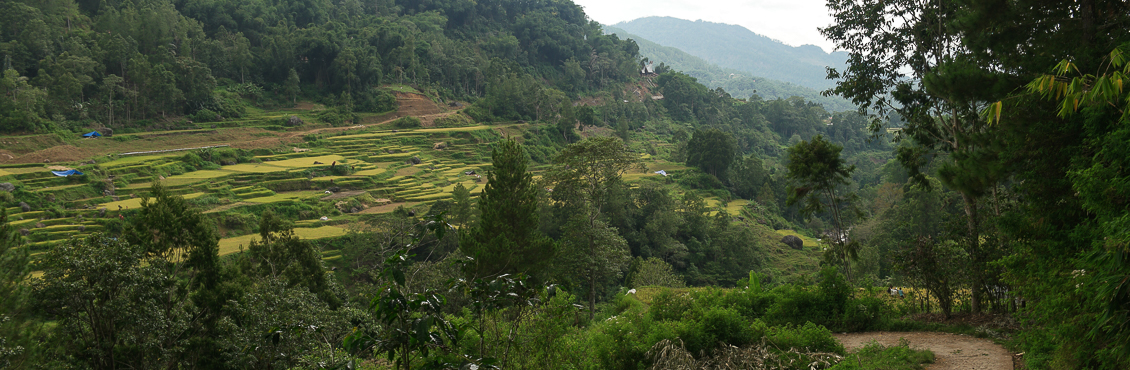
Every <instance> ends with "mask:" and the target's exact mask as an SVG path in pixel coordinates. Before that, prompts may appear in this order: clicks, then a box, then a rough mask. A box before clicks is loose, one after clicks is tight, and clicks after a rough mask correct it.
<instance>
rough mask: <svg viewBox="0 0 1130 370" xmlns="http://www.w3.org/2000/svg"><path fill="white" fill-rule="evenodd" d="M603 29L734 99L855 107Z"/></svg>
mask: <svg viewBox="0 0 1130 370" xmlns="http://www.w3.org/2000/svg"><path fill="white" fill-rule="evenodd" d="M604 32H605V33H609V34H615V35H616V36H618V37H619V38H620V39H622V40H627V39H631V40H634V41H635V42H636V45H639V48H640V55H641V56H643V57H646V58H648V60H649V61H651V62H653V63H655V64H656V65H658V64H659V63H664V64H666V65H667V66H669V67H671V69H673V70H676V71H680V72H683V73H686V74H687V75H689V76H691V77H694V78H696V79H698V81H699V82H700V83H702V84H703V85H706V86H707V87H709V88H711V89H714V88H718V87H721V88H722V89H723V90H726V92H727V93H729V94H730V96H733V97H735V98H747V97H749V96H751V95H753V94H757V95H759V96H761V97H762V98H764V99H774V98H781V99H787V98H789V97H792V96H799V97H802V98H804V99H805V100H808V101H812V102H817V103H820V104H822V105H823V106H824V108H825V109H827V110H828V111H831V112H841V111H847V110H855V109H856V107H855V106H854V105H852V104H851V102H849V101H847V100H846V99H843V98H839V97H826V96H823V95H820V91H819V90H817V89H813V88H810V87H805V86H800V85H797V84H793V83H789V82H783V81H778V80H773V79H768V78H764V77H760V76H754V75H751V74H750V73H748V72H743V71H740V70H737V69H732V68H722V67H719V66H718V65H715V64H712V63H710V62H707V61H705V60H703V59H702V58H699V57H697V56H694V55H691V54H688V53H687V52H685V51H682V50H679V49H677V48H674V47H670V46H663V45H660V44H657V43H655V42H652V41H650V40H648V39H646V38H643V37H641V36H639V35H635V34H632V33H631V32H628V31H626V30H623V29H620V28H616V27H613V26H605V27H604Z"/></svg>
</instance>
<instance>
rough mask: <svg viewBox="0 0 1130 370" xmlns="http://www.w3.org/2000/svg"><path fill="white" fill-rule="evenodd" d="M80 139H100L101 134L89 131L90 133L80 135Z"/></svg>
mask: <svg viewBox="0 0 1130 370" xmlns="http://www.w3.org/2000/svg"><path fill="white" fill-rule="evenodd" d="M82 137H102V134H101V133H99V132H98V131H91V132H87V133H85V134H82Z"/></svg>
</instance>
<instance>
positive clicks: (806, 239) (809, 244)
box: [777, 229, 820, 247]
mask: <svg viewBox="0 0 1130 370" xmlns="http://www.w3.org/2000/svg"><path fill="white" fill-rule="evenodd" d="M777 234H780V235H781V236H782V237H784V236H787V235H794V236H796V237H799V238H800V240H803V241H804V246H805V247H817V246H819V245H820V244H819V243H817V242H816V240H815V239H812V238H809V237H807V236H804V235H801V234H800V233H798V232H796V231H793V230H788V229H783V230H777Z"/></svg>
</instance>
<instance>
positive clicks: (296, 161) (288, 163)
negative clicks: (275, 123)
mask: <svg viewBox="0 0 1130 370" xmlns="http://www.w3.org/2000/svg"><path fill="white" fill-rule="evenodd" d="M315 161H317V162H322V164H314V162H315ZM333 162H338V164H342V163H345V157H342V156H340V155H337V154H327V155H321V156H317V157H301V158H292V159H286V160H281V161H271V162H265V163H263V164H264V165H269V166H275V167H288V168H309V167H316V166H329V165H330V164H331V163H333Z"/></svg>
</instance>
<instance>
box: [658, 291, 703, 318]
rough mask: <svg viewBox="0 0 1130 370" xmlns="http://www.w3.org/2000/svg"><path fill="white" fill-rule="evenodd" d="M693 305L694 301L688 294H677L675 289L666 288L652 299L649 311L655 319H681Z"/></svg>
mask: <svg viewBox="0 0 1130 370" xmlns="http://www.w3.org/2000/svg"><path fill="white" fill-rule="evenodd" d="M691 306H692V301H691V299H690V297H688V296H687V295H686V294H676V293H675V291H673V290H671V289H667V288H664V289H663V290H661V291H659V294H657V295H656V296H655V299H653V300H652V301H651V310H650V311H648V313H649V314H650V315H651V317H652V318H653V319H655V320H681V319H682V318H683V315H684V314H685V313H686V312H687V311H688V310H690V309H691Z"/></svg>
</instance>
